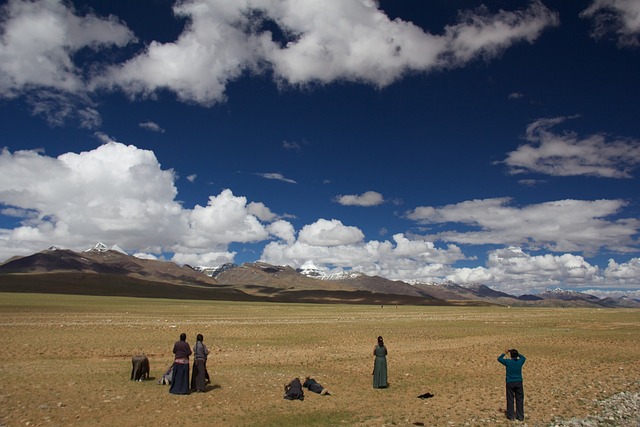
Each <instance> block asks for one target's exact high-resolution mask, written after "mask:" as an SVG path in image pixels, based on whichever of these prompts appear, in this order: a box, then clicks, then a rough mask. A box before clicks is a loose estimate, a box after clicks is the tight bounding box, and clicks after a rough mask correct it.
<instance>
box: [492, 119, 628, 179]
mask: <svg viewBox="0 0 640 427" xmlns="http://www.w3.org/2000/svg"><path fill="white" fill-rule="evenodd" d="M566 119H567V117H557V118H552V119H540V120H536V121H535V122H533V123H531V124H530V125H529V126H528V127H527V131H526V136H525V139H526V140H527V141H528V143H527V144H524V145H521V146H520V147H518V148H517V149H516V150H515V151H512V152H510V153H508V155H507V158H506V159H505V160H504V162H503V163H504V164H506V165H507V166H508V167H509V168H510V171H511V173H514V174H518V173H525V172H536V173H542V174H546V175H552V176H577V175H590V176H597V177H606V178H630V177H631V172H632V170H633V169H634V168H636V167H637V166H638V165H640V141H638V140H633V139H629V138H626V139H625V138H617V139H614V138H610V137H607V136H606V135H603V134H596V135H589V136H586V137H582V138H581V137H579V136H578V135H577V134H576V133H574V132H564V133H554V132H553V131H552V128H553V126H556V125H558V124H559V123H562V122H564V121H565V120H566Z"/></svg>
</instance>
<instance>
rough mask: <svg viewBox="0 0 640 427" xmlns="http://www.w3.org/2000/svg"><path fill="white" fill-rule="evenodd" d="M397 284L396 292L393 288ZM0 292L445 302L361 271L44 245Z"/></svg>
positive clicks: (8, 271) (0, 274)
mask: <svg viewBox="0 0 640 427" xmlns="http://www.w3.org/2000/svg"><path fill="white" fill-rule="evenodd" d="M396 289H397V290H398V294H395V293H394V290H396ZM0 292H33V293H56V294H77V295H105V296H107V295H108V296H129V297H145V298H167V299H196V300H228V301H272V302H313V303H334V304H335V303H349V304H381V305H385V304H388V305H392V304H412V305H434V304H436V305H447V304H448V303H447V302H445V301H441V300H438V299H436V298H433V297H430V296H428V295H423V294H422V293H420V292H418V291H416V290H414V289H413V288H412V287H410V285H408V284H406V283H397V282H393V281H390V280H387V279H383V278H376V277H368V276H364V275H363V277H362V278H361V280H355V281H353V280H346V281H337V282H332V281H319V280H315V279H311V278H308V277H306V276H303V275H301V274H300V273H298V272H296V271H295V270H294V269H292V268H290V267H286V266H284V267H283V266H273V265H269V264H264V263H253V264H244V265H242V266H235V267H230V268H228V269H224V270H223V271H221V272H220V274H219V275H218V276H217V278H212V277H209V276H207V275H205V274H203V273H202V272H199V271H196V270H194V269H193V268H191V267H189V266H178V265H177V264H175V263H172V262H166V261H156V260H144V259H139V258H135V257H132V256H129V255H127V254H124V253H121V252H118V251H114V250H91V251H88V252H82V253H77V252H74V251H70V250H62V249H55V248H53V249H48V250H45V251H42V252H39V253H36V254H33V255H30V256H25V257H14V258H12V259H10V260H8V261H7V262H5V263H4V264H2V265H0Z"/></svg>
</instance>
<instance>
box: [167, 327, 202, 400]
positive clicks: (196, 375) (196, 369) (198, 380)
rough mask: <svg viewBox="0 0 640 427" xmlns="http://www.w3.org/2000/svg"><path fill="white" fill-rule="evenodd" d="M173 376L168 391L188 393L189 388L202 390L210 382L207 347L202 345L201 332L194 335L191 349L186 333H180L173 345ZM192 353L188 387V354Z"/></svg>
mask: <svg viewBox="0 0 640 427" xmlns="http://www.w3.org/2000/svg"><path fill="white" fill-rule="evenodd" d="M173 354H174V355H175V357H174V359H173V368H172V370H173V378H172V380H171V386H170V387H169V393H173V394H189V391H190V390H195V391H199V392H204V391H205V390H206V385H207V383H208V382H211V380H210V378H209V372H208V371H207V357H208V355H209V349H208V348H207V346H206V345H204V337H203V336H202V334H198V335H197V336H196V344H195V345H194V346H193V350H191V346H189V343H188V342H187V334H185V333H184V332H183V333H181V334H180V340H179V341H176V343H175V344H174V345H173ZM192 354H193V369H192V371H191V387H189V356H191V355H192Z"/></svg>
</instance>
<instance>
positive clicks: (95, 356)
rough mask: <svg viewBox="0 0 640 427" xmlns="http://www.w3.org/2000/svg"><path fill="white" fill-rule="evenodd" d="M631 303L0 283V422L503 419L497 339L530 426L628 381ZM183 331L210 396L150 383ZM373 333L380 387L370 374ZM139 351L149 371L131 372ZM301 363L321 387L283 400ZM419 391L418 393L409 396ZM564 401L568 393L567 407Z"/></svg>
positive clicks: (635, 369) (582, 410)
mask: <svg viewBox="0 0 640 427" xmlns="http://www.w3.org/2000/svg"><path fill="white" fill-rule="evenodd" d="M639 331H640V311H638V310H632V309H629V310H625V309H616V310H613V309H610V310H597V309H575V308H573V309H555V308H553V309H552V308H536V309H532V308H526V309H525V308H520V309H518V308H510V309H508V308H502V307H490V308H488V307H415V306H398V307H395V306H385V307H384V308H381V307H380V306H379V305H378V306H364V305H357V306H352V305H320V304H318V305H316V304H275V303H243V302H221V301H171V300H160V299H141V298H119V297H90V296H73V295H39V294H11V293H2V294H0V334H2V337H3V346H2V347H1V348H0V357H1V358H2V360H3V364H2V365H0V372H1V373H2V388H1V389H0V425H5V426H7V427H9V426H23V425H26V424H27V423H29V424H30V425H71V424H75V425H83V426H85V425H89V426H91V425H118V426H120V427H124V426H138V425H148V424H151V423H153V422H155V421H157V420H162V422H163V424H167V425H169V424H171V425H184V426H190V425H199V424H203V425H221V426H222V425H224V426H245V425H256V426H258V425H260V426H269V425H274V426H275V425H278V426H287V425H312V426H340V425H345V426H370V425H374V426H375V425H379V426H382V425H412V424H413V423H414V422H422V423H424V425H428V426H429V425H431V426H439V425H452V426H457V425H469V426H481V425H488V424H491V425H508V424H507V423H506V422H505V421H504V419H503V417H504V416H503V414H502V412H501V411H502V409H503V407H504V368H503V367H502V366H501V365H499V364H498V363H497V361H496V358H497V356H498V355H499V354H500V352H501V351H502V350H504V349H505V348H506V347H516V348H518V349H519V350H520V351H521V352H522V353H523V354H525V355H526V357H527V363H526V364H525V367H524V376H525V393H526V396H527V397H526V403H525V405H526V414H527V420H528V425H532V426H537V425H547V424H548V423H550V422H551V420H553V419H554V417H555V416H561V417H565V418H571V417H574V416H575V417H582V416H584V415H586V414H587V413H588V412H589V411H592V410H593V409H594V408H593V405H594V403H593V402H594V399H599V398H603V397H607V396H611V395H613V394H615V393H617V392H620V391H626V390H632V391H637V389H638V387H639V384H640V382H639V381H640V366H638V364H637V360H638V359H639V358H640V339H639V338H640V332H639ZM180 332H186V333H187V335H188V338H187V340H188V341H189V342H190V343H191V344H193V342H194V338H195V335H196V334H197V333H202V334H203V335H204V336H205V343H206V344H207V345H208V346H209V348H210V349H211V351H212V353H211V356H210V361H209V363H208V366H209V370H210V373H211V376H212V384H211V386H210V389H209V390H208V392H207V393H197V394H196V393H194V394H191V395H190V396H173V395H170V394H169V393H168V387H167V386H160V385H157V384H156V381H155V380H157V379H158V378H159V377H160V376H161V375H162V373H163V372H164V371H165V370H166V368H167V367H168V366H169V365H170V363H171V361H172V354H171V348H172V346H173V343H174V342H175V341H176V340H177V339H178V335H179V334H180ZM378 335H383V336H384V337H385V342H386V344H387V346H388V348H389V356H388V364H389V380H390V387H389V389H386V390H374V389H373V388H372V385H371V368H372V363H373V356H372V355H371V352H372V350H373V346H374V344H375V339H376V337H377V336H378ZM139 353H145V354H147V355H148V356H149V359H150V361H151V371H152V372H151V376H152V378H153V380H152V381H146V382H132V381H130V380H129V376H130V371H131V356H132V355H134V354H139ZM305 375H313V376H314V377H315V378H316V379H317V380H318V381H320V382H321V383H323V384H324V385H325V386H327V387H328V388H329V389H330V390H332V392H333V395H332V396H327V397H325V396H318V395H315V394H313V393H310V392H307V393H305V394H306V398H305V400H304V401H303V402H297V401H294V402H290V401H286V400H284V399H283V398H282V396H283V385H284V383H285V382H288V381H290V380H291V379H292V378H293V377H295V376H298V377H301V378H303V377H304V376H305ZM425 392H431V393H433V394H434V397H433V398H431V399H426V400H421V399H418V398H417V395H419V394H422V393H425ZM568 400H570V402H571V404H567V401H568Z"/></svg>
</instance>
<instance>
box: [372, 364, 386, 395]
mask: <svg viewBox="0 0 640 427" xmlns="http://www.w3.org/2000/svg"><path fill="white" fill-rule="evenodd" d="M384 387H387V358H386V357H384V356H376V360H375V362H374V364H373V388H384Z"/></svg>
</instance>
